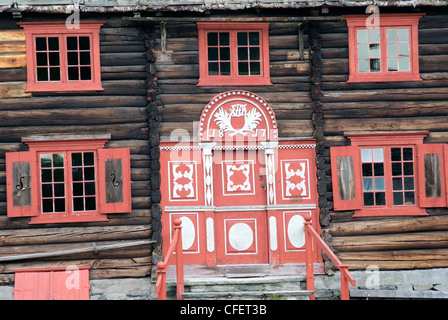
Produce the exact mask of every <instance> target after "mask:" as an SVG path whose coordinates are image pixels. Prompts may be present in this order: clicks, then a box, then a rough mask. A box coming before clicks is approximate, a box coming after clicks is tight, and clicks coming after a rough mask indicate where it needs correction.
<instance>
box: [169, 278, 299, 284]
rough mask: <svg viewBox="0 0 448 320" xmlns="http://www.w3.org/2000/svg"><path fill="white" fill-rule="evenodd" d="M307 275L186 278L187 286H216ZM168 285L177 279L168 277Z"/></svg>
mask: <svg viewBox="0 0 448 320" xmlns="http://www.w3.org/2000/svg"><path fill="white" fill-rule="evenodd" d="M305 280H306V277H305V276H302V275H294V276H264V277H248V278H242V277H231V278H227V277H211V278H185V279H184V285H185V286H207V285H209V286H214V285H238V284H247V285H250V284H272V283H285V282H297V283H300V282H301V281H305ZM167 284H168V285H175V284H176V279H167Z"/></svg>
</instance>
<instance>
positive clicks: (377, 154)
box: [372, 148, 384, 162]
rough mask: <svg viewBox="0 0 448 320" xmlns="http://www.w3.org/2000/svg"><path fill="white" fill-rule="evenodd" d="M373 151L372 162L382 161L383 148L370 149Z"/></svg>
mask: <svg viewBox="0 0 448 320" xmlns="http://www.w3.org/2000/svg"><path fill="white" fill-rule="evenodd" d="M372 152H373V162H384V153H383V148H375V149H372Z"/></svg>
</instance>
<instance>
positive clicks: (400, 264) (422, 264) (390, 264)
mask: <svg viewBox="0 0 448 320" xmlns="http://www.w3.org/2000/svg"><path fill="white" fill-rule="evenodd" d="M341 261H342V262H343V263H344V264H347V265H349V266H350V268H349V270H366V269H367V268H371V267H372V266H375V267H376V268H378V269H379V270H380V271H381V270H415V269H433V268H446V267H448V260H429V259H426V260H414V261H395V260H391V261H378V260H364V261H358V260H349V259H344V260H341Z"/></svg>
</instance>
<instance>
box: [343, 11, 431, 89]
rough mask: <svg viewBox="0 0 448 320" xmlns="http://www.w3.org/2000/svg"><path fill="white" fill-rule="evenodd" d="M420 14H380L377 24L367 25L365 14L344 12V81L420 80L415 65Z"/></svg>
mask: <svg viewBox="0 0 448 320" xmlns="http://www.w3.org/2000/svg"><path fill="white" fill-rule="evenodd" d="M420 17H422V15H421V14H400V15H388V14H384V15H380V16H379V21H380V23H379V26H378V27H367V26H366V19H367V18H368V15H362V16H359V15H354V16H344V18H345V19H346V20H347V25H348V41H349V60H350V76H349V80H348V82H387V81H419V80H421V78H420V74H419V65H418V21H419V19H420Z"/></svg>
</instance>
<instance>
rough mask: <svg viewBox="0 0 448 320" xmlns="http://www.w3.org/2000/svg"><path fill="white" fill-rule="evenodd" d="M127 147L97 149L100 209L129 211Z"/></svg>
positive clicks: (109, 211)
mask: <svg viewBox="0 0 448 320" xmlns="http://www.w3.org/2000/svg"><path fill="white" fill-rule="evenodd" d="M130 158H131V156H130V149H129V148H118V149H99V150H98V165H99V167H98V170H99V171H98V172H99V183H98V185H99V190H100V191H99V192H100V195H99V196H100V211H101V213H103V214H107V213H124V212H131V210H132V209H131V160H130Z"/></svg>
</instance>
